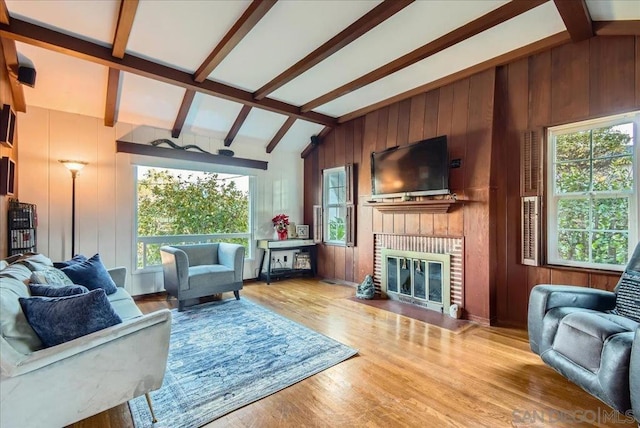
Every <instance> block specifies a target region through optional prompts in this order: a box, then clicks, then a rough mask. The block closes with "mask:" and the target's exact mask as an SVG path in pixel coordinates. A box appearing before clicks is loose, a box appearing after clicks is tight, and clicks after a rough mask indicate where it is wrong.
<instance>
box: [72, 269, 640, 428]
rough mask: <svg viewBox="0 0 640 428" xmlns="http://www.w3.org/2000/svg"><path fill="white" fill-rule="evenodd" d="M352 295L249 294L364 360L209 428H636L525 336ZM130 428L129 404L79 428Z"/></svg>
mask: <svg viewBox="0 0 640 428" xmlns="http://www.w3.org/2000/svg"><path fill="white" fill-rule="evenodd" d="M353 294H354V288H352V287H347V286H341V285H330V284H326V283H323V282H320V281H316V280H309V279H295V280H286V281H281V282H274V283H272V284H271V285H266V284H263V283H250V284H247V285H245V288H244V290H243V291H242V292H241V296H242V298H247V299H250V300H252V301H254V302H257V303H259V304H262V305H263V306H265V307H267V308H269V309H271V310H273V311H275V312H278V313H279V314H281V315H284V316H286V317H288V318H290V319H292V320H295V321H297V322H299V323H302V324H304V325H306V326H308V327H310V328H312V329H313V330H315V331H318V332H320V333H323V334H325V335H327V336H330V337H332V338H334V339H336V340H338V341H340V342H342V343H345V344H347V345H350V346H352V347H354V348H357V349H358V350H359V354H358V356H356V357H353V358H351V359H349V360H347V361H345V362H343V363H340V364H338V365H336V366H334V367H331V368H329V369H328V370H325V371H323V372H321V373H319V374H317V375H315V376H312V377H311V378H308V379H306V380H303V381H302V382H300V383H298V384H296V385H293V386H291V387H289V388H287V389H285V390H283V391H280V392H278V393H276V394H273V395H271V396H269V397H266V398H264V399H262V400H259V401H257V402H255V403H253V404H250V405H248V406H246V407H244V408H241V409H239V410H236V411H235V412H233V413H231V414H229V415H227V416H225V417H222V418H220V419H218V420H216V421H214V422H212V423H211V424H209V425H207V427H303V426H304V427H365V426H366V427H378V426H380V427H401V426H406V427H448V426H452V427H477V426H486V427H502V426H505V427H506V426H527V427H533V426H535V427H540V426H554V427H560V426H566V427H569V426H571V427H575V426H629V427H634V426H635V424H633V423H627V424H620V423H612V422H611V421H609V422H606V423H598V415H600V417H602V418H604V417H606V416H610V412H611V410H610V409H609V407H608V406H606V405H604V404H602V403H601V402H600V401H598V400H597V399H595V398H593V397H591V396H590V395H589V394H587V393H586V392H584V391H583V390H581V389H580V388H579V387H577V386H575V385H573V384H572V383H570V382H569V381H567V380H565V379H564V378H563V377H562V376H560V375H559V374H557V373H556V372H554V371H553V370H552V369H550V368H549V367H547V366H545V365H544V364H543V363H542V362H541V360H540V358H539V357H538V356H537V355H535V354H533V353H532V352H531V351H530V350H529V344H528V342H527V335H526V332H525V331H523V330H516V329H505V328H495V327H491V328H487V327H480V326H477V327H473V328H470V329H467V330H465V331H463V332H461V333H459V334H455V333H452V332H450V331H448V330H444V329H441V328H438V327H434V326H432V325H429V324H426V323H424V322H421V321H416V320H413V319H410V318H406V317H403V316H401V315H396V314H394V313H391V312H386V311H383V310H380V309H377V308H373V307H370V306H367V305H364V304H361V303H358V302H355V301H352V300H349V299H348V297H350V296H352V295H353ZM224 297H225V298H226V297H229V298H232V295H231V294H229V295H228V296H227V295H226V294H225V296H224ZM138 304H139V306H140V307H141V309H142V310H143V311H144V312H150V311H153V310H155V309H157V308H160V307H175V301H169V302H167V301H166V300H165V299H164V298H163V297H153V298H145V299H144V300H142V301H140V302H138ZM580 418H582V419H580ZM581 421H582V422H581ZM594 421H595V422H594ZM130 426H132V423H131V416H130V413H129V409H128V406H127V405H126V404H125V405H121V406H118V407H115V408H113V409H111V410H109V411H107V412H103V413H101V414H99V415H96V416H94V417H92V418H89V419H86V420H84V421H81V422H79V423H77V424H74V425H73V427H100V428H102V427H104V428H119V427H130Z"/></svg>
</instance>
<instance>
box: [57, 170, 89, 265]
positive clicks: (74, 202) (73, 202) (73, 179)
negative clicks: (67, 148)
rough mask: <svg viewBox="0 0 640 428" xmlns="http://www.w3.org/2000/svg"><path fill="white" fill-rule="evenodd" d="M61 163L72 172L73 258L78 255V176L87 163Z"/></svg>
mask: <svg viewBox="0 0 640 428" xmlns="http://www.w3.org/2000/svg"><path fill="white" fill-rule="evenodd" d="M60 163H62V164H63V165H64V166H66V167H67V169H68V170H69V171H71V257H73V256H74V255H75V253H76V176H77V175H78V172H80V170H81V169H82V168H84V166H85V165H86V164H87V162H82V161H74V160H61V161H60Z"/></svg>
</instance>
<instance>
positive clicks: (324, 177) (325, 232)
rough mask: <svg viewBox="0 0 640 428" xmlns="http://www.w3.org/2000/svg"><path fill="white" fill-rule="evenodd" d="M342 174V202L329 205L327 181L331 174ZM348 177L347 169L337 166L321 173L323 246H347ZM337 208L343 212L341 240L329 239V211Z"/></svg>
mask: <svg viewBox="0 0 640 428" xmlns="http://www.w3.org/2000/svg"><path fill="white" fill-rule="evenodd" d="M336 173H343V174H344V193H345V197H344V200H341V201H340V202H338V203H333V204H331V203H329V189H330V186H329V180H330V177H331V176H332V175H333V174H336ZM347 183H348V177H347V168H346V166H337V167H334V168H327V169H324V170H323V171H322V211H323V215H322V218H323V224H322V228H323V233H322V241H323V242H324V243H325V244H329V245H337V246H346V245H347V236H348V233H347V201H348V199H349V196H348V195H347V190H348V187H349V186H348V184H347ZM331 208H338V209H343V210H344V214H345V215H344V217H343V220H344V224H345V236H344V239H343V240H336V239H330V237H329V232H330V231H329V214H328V212H329V209H331Z"/></svg>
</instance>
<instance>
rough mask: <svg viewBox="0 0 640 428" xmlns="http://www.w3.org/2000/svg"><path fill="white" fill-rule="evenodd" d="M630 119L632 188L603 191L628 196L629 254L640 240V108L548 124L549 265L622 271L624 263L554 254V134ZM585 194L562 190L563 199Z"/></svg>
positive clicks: (555, 238)
mask: <svg viewBox="0 0 640 428" xmlns="http://www.w3.org/2000/svg"><path fill="white" fill-rule="evenodd" d="M630 121H631V122H633V124H634V125H633V126H634V137H635V141H634V150H633V153H632V161H633V169H634V177H633V179H634V181H633V189H632V190H631V191H630V192H616V193H614V192H611V193H606V196H614V197H615V196H616V195H618V196H622V195H628V196H629V229H628V230H629V241H628V242H629V254H628V257H629V258H630V257H631V254H632V253H633V250H634V248H635V246H636V244H637V243H638V241H639V240H640V236H639V234H640V230H639V227H640V226H639V225H638V223H639V222H640V195H639V193H640V190H639V186H640V164H639V161H640V111H633V112H629V113H624V114H619V115H614V116H608V117H605V118H599V119H591V120H585V121H581V122H576V123H572V124H569V125H560V126H554V127H550V128H548V130H547V177H546V178H547V185H546V194H547V197H546V203H547V210H546V211H547V221H546V224H547V233H546V237H547V263H548V264H551V265H561V266H571V267H580V268H592V269H606V270H614V271H623V270H624V268H625V267H624V266H620V265H613V264H604V263H591V262H575V261H568V260H563V259H560V258H559V257H556V255H557V254H558V251H557V236H558V231H557V227H556V218H557V213H558V210H557V200H559V199H560V198H559V197H556V192H555V179H554V177H555V159H554V157H555V156H554V155H555V136H557V135H563V134H568V133H573V132H578V131H582V130H587V129H593V128H602V127H607V126H614V125H619V124H622V123H628V122H630ZM579 196H584V193H576V194H575V195H572V194H564V195H563V197H562V199H566V198H571V197H579Z"/></svg>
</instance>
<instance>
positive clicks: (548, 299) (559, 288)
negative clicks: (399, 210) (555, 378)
mask: <svg viewBox="0 0 640 428" xmlns="http://www.w3.org/2000/svg"><path fill="white" fill-rule="evenodd" d="M637 280H640V244H638V246H637V247H636V249H635V251H634V253H633V256H632V257H631V260H630V261H629V263H628V264H627V267H626V270H625V272H624V273H623V275H622V277H621V279H620V281H619V282H618V285H616V288H615V290H614V292H609V291H604V290H597V289H592V288H586V287H575V286H567V285H547V284H543V285H536V286H535V287H534V288H533V289H532V290H531V296H530V298H529V313H528V318H529V319H528V327H529V343H530V346H531V350H532V351H533V352H535V353H536V354H538V355H540V357H541V358H542V360H543V361H544V362H545V363H546V364H548V365H549V366H551V367H552V368H553V369H555V370H556V371H558V372H559V373H560V374H562V375H563V376H565V377H566V378H568V379H569V380H571V381H572V382H574V383H575V384H577V385H579V386H580V387H582V388H583V389H584V390H585V391H587V392H589V393H590V394H591V395H593V396H595V397H597V398H599V399H600V400H601V401H603V402H604V403H606V404H608V405H609V406H611V407H612V408H614V409H615V410H617V411H619V412H621V413H623V414H625V415H627V416H628V415H630V411H631V410H632V409H633V410H634V416H635V418H636V420H637V421H639V422H640V322H639V321H640V313H638V310H637V309H634V308H638V307H640V301H638V299H640V282H637ZM623 281H624V284H623ZM634 296H635V297H634Z"/></svg>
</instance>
